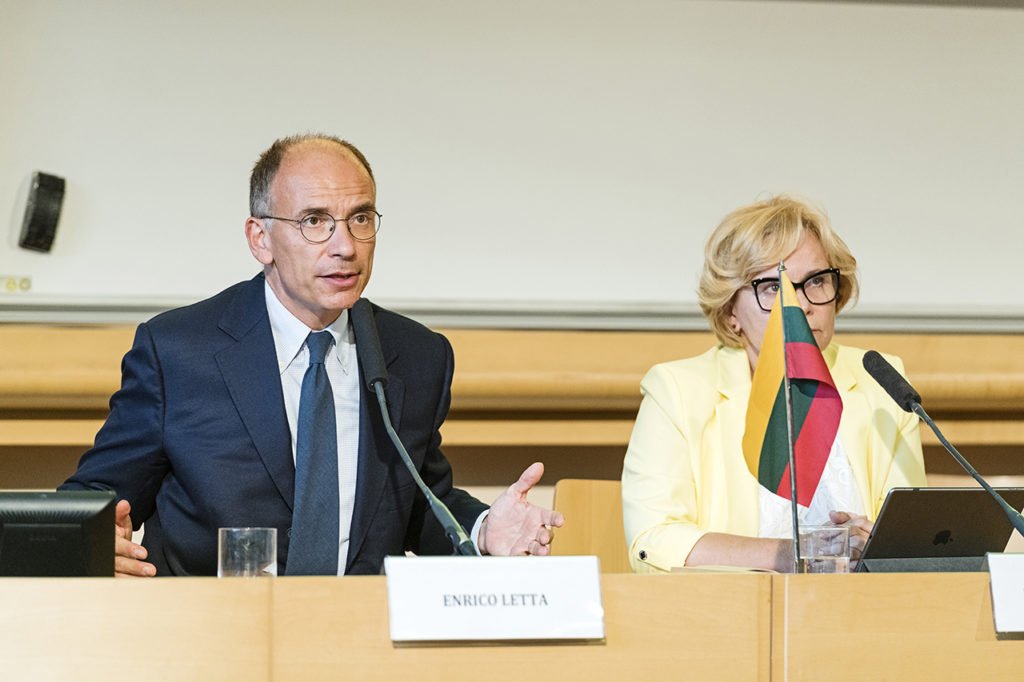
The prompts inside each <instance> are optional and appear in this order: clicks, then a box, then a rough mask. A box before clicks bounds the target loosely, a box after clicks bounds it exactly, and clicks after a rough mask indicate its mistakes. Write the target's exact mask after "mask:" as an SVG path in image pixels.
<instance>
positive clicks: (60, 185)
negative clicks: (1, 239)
mask: <svg viewBox="0 0 1024 682" xmlns="http://www.w3.org/2000/svg"><path fill="white" fill-rule="evenodd" d="M62 203H64V178H61V177H58V176H56V175H50V174H48V173H39V172H37V173H34V174H33V175H32V188H31V189H30V190H29V193H28V203H27V204H25V222H23V223H22V224H21V237H19V238H18V246H20V247H21V248H23V249H31V250H33V251H42V252H44V253H46V252H49V250H50V247H52V246H53V238H54V236H55V235H56V234H57V221H58V220H59V219H60V207H61V204H62Z"/></svg>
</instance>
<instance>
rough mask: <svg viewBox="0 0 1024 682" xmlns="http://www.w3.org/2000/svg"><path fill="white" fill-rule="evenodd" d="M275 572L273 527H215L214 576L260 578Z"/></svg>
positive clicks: (275, 557) (275, 543)
mask: <svg viewBox="0 0 1024 682" xmlns="http://www.w3.org/2000/svg"><path fill="white" fill-rule="evenodd" d="M275 575H277V529H276V528H220V529H218V530H217V577H218V578H229V577H247V578H259V577H266V576H275Z"/></svg>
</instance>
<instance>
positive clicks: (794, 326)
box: [782, 305, 818, 347]
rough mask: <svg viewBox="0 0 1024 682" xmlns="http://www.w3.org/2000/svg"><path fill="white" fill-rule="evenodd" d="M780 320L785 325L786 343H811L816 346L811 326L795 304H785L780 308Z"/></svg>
mask: <svg viewBox="0 0 1024 682" xmlns="http://www.w3.org/2000/svg"><path fill="white" fill-rule="evenodd" d="M782 321H783V323H784V324H785V325H786V342H787V343H813V344H814V345H815V347H817V345H818V344H817V342H815V340H814V334H812V333H811V327H810V325H809V324H807V318H806V317H804V311H803V310H801V309H800V308H799V307H797V306H795V305H787V306H786V307H785V308H783V309H782Z"/></svg>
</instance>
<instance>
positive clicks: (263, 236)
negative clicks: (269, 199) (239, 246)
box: [245, 216, 274, 265]
mask: <svg viewBox="0 0 1024 682" xmlns="http://www.w3.org/2000/svg"><path fill="white" fill-rule="evenodd" d="M245 240H246V241H247V242H248V243H249V251H251V252H252V256H253V258H255V259H256V260H258V261H259V262H260V263H262V264H263V265H270V264H271V263H273V262H274V251H273V248H272V247H271V243H270V228H269V227H267V224H266V222H265V221H264V220H261V219H260V218H254V217H252V216H249V218H248V219H247V220H246V221H245Z"/></svg>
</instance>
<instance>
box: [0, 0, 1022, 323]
mask: <svg viewBox="0 0 1024 682" xmlns="http://www.w3.org/2000/svg"><path fill="white" fill-rule="evenodd" d="M1022 36H1024V11H1022V10H1020V9H1013V8H968V7H950V6H928V5H890V4H879V3H869V4H858V3H853V4H849V3H836V2H820V3H816V2H812V3H807V2H744V1H741V2H730V1H721V0H719V1H712V2H697V1H694V2H687V1H671V0H662V1H658V0H631V1H629V2H625V1H620V2H594V1H586V0H568V1H564V2H557V3H554V2H541V1H539V0H538V1H519V0H516V1H508V0H505V1H501V2H497V1H495V2H490V1H487V2H476V1H470V0H441V1H436V2H430V3H422V2H415V1H413V0H408V1H405V2H402V1H396V0H382V1H379V2H373V3H354V2H353V3H349V2H338V1H336V0H335V1H326V0H323V1H319V0H292V1H291V2H288V3H277V2H241V1H240V0H232V1H225V0H218V1H217V2H212V1H211V2H140V3H128V2H108V1H99V0H92V1H89V2H84V1H77V2H76V1H73V0H49V1H47V0H39V1H35V2H18V1H16V0H0V92H2V93H3V106H0V221H2V222H0V230H4V231H5V232H6V235H5V237H6V238H4V239H3V241H2V243H0V277H2V276H8V275H27V276H30V277H31V278H32V285H33V286H32V290H31V291H30V292H28V293H21V294H5V293H0V304H6V305H7V306H8V308H10V307H11V306H27V307H32V306H38V305H44V304H52V303H54V302H56V303H60V304H68V305H72V306H74V305H82V304H84V303H87V302H93V303H95V302H97V301H99V302H104V303H107V304H110V305H112V306H114V307H116V306H117V305H121V304H125V305H127V304H129V303H132V302H140V301H141V302H157V303H174V302H184V301H188V300H193V299H196V298H200V297H203V296H206V295H208V294H211V293H213V292H215V291H217V290H219V289H220V288H222V287H223V286H225V285H227V284H230V283H232V282H234V281H237V280H238V279H240V278H245V277H248V276H250V275H251V274H252V273H254V272H255V271H256V265H255V262H254V261H252V260H251V256H250V255H249V254H248V251H247V249H246V247H245V244H244V241H243V238H242V225H243V222H244V219H245V217H246V215H247V190H248V185H247V182H248V177H247V176H248V171H249V169H250V168H251V165H252V163H253V162H254V161H255V159H256V157H257V155H258V154H259V152H260V151H261V150H262V149H264V148H265V147H266V146H268V145H269V143H270V142H271V141H272V140H273V139H274V138H275V137H277V136H280V135H284V134H289V133H293V132H300V131H307V130H323V131H327V132H331V133H336V134H339V135H341V136H344V137H347V138H348V139H350V140H352V141H353V142H355V143H356V144H357V145H359V146H360V147H361V148H362V149H363V150H364V151H365V152H366V154H367V155H368V156H369V158H370V161H371V162H372V164H373V165H374V169H375V172H376V174H377V177H378V184H379V188H380V190H379V196H378V203H379V206H380V210H381V212H382V213H383V214H384V216H385V217H384V221H383V226H382V231H381V234H380V237H379V244H378V249H377V263H376V266H375V272H374V281H373V283H372V284H371V287H370V289H369V290H368V294H369V295H371V296H372V297H374V298H375V299H378V300H381V301H384V302H387V301H403V302H406V303H407V304H409V305H410V306H412V307H415V306H416V305H421V306H428V305H429V306H433V307H434V308H437V309H444V308H445V307H446V306H447V307H449V308H451V309H458V308H459V307H460V306H461V307H462V308H467V307H468V308H474V307H479V308H487V307H488V306H491V307H495V306H497V307H500V306H502V305H505V306H510V305H511V306H512V307H515V306H516V305H522V306H523V307H529V306H528V305H527V302H530V301H537V302H540V305H541V307H543V306H544V305H548V306H556V307H558V306H560V307H562V308H566V309H571V308H573V307H579V308H580V309H593V310H601V309H608V310H620V311H621V310H629V309H635V308H643V307H644V306H646V307H647V308H648V309H657V308H658V306H662V307H666V306H667V307H668V308H671V309H673V310H675V309H679V310H683V311H686V310H692V308H693V302H694V300H695V296H694V293H693V289H694V286H695V282H696V273H697V270H698V267H699V264H700V261H701V252H702V247H703V242H704V239H705V237H706V235H707V234H708V232H709V231H710V230H711V228H712V227H713V226H714V225H715V224H716V223H717V221H718V220H719V219H720V218H721V216H722V215H724V214H725V213H726V212H728V211H729V210H731V209H732V208H734V207H736V206H738V205H740V204H743V203H746V202H749V201H752V200H755V199H757V198H760V197H764V196H766V195H768V194H771V193H775V192H780V191H787V192H794V193H797V194H800V195H802V196H805V197H809V198H812V199H814V200H816V201H818V202H820V203H821V204H822V205H824V206H825V207H826V208H827V209H828V211H829V213H830V215H831V216H832V219H833V222H834V223H835V225H836V227H837V228H838V229H839V231H840V233H841V234H842V235H843V236H844V237H845V238H846V239H847V241H848V242H849V243H850V245H851V247H852V248H853V250H854V252H855V254H857V255H858V257H859V259H860V261H861V264H862V274H863V284H864V286H863V295H862V298H861V305H860V309H861V310H862V311H866V312H867V313H872V312H874V313H880V314H881V315H883V316H885V315H890V316H892V317H893V319H899V318H900V317H901V316H903V315H904V314H907V313H909V314H912V315H913V314H921V313H922V311H929V310H931V311H934V310H941V311H953V312H954V313H957V314H960V313H963V314H965V315H966V314H967V313H969V312H970V311H974V310H976V309H977V307H978V306H981V307H982V308H983V309H984V310H985V311H987V312H988V313H992V314H995V315H996V316H997V317H1000V316H1002V317H1006V318H1013V319H1024V312H1022V311H1024V306H1022V305H1020V304H1019V303H1018V301H1019V300H1020V294H1019V290H1020V288H1021V287H1020V285H1019V284H1018V282H1019V281H1020V280H1019V277H1018V274H1017V270H1018V267H1019V263H1020V259H1021V258H1020V254H1021V250H1022V249H1021V247H1022V245H1024V201H1021V195H1022V188H1024V125H1022V122H1024V39H1022ZM33 170H43V171H47V172H51V173H56V174H58V175H62V176H64V177H66V178H67V180H68V190H67V196H66V199H65V204H64V213H63V216H62V220H61V225H60V229H59V232H58V236H57V240H56V243H55V247H54V249H53V251H52V252H51V253H50V254H47V255H41V254H36V253H32V252H28V251H25V250H21V249H18V248H17V247H16V239H17V234H18V232H19V230H20V226H21V219H22V214H23V211H24V194H25V192H26V190H27V186H28V180H29V177H30V175H31V173H32V171H33ZM932 240H935V244H934V245H933V246H929V242H930V241H932Z"/></svg>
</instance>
